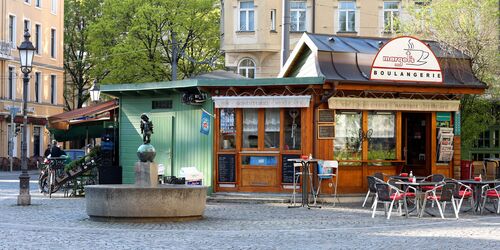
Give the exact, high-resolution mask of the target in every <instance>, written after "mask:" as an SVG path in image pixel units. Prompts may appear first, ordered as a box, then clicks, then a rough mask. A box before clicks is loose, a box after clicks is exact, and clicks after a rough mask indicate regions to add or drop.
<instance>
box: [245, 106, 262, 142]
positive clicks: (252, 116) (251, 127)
mask: <svg viewBox="0 0 500 250" xmlns="http://www.w3.org/2000/svg"><path fill="white" fill-rule="evenodd" d="M258 128H259V110H258V109H243V148H257V147H258V144H259V143H258V142H259V136H258V134H259V133H258Z"/></svg>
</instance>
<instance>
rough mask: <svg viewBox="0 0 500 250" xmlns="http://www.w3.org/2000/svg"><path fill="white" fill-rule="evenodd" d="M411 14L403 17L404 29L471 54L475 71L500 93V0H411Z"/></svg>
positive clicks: (444, 46) (402, 27)
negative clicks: (419, 1)
mask: <svg viewBox="0 0 500 250" xmlns="http://www.w3.org/2000/svg"><path fill="white" fill-rule="evenodd" d="M406 11H407V12H408V13H409V15H410V17H409V18H406V19H401V32H402V33H403V34H406V35H414V36H417V37H419V38H421V39H430V40H434V41H438V42H440V43H441V45H442V46H443V49H450V50H453V49H458V50H460V51H461V52H463V53H464V54H465V55H467V56H469V57H470V59H471V61H472V69H473V72H474V75H475V76H476V77H477V78H478V79H480V80H481V81H483V82H485V83H487V84H488V86H489V87H490V93H491V94H496V92H497V91H496V90H497V89H498V86H497V83H498V80H499V70H500V67H499V66H500V65H499V63H500V57H499V51H498V42H499V40H498V20H499V17H500V14H499V8H498V0H437V1H429V2H428V4H427V5H424V6H421V5H419V6H416V5H412V4H409V5H408V6H406Z"/></svg>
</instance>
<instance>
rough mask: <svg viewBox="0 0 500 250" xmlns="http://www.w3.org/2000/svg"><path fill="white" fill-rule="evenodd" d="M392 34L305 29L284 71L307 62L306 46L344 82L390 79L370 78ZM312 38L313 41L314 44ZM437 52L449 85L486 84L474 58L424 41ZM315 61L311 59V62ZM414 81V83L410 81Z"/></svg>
mask: <svg viewBox="0 0 500 250" xmlns="http://www.w3.org/2000/svg"><path fill="white" fill-rule="evenodd" d="M389 40H390V39H389V38H378V37H344V36H335V35H333V36H332V35H321V34H308V33H305V34H304V35H303V37H302V38H301V40H300V42H299V43H298V44H297V45H296V46H297V47H296V48H295V49H294V51H293V53H292V56H291V58H289V60H288V61H287V63H286V64H285V68H284V69H283V70H282V72H281V73H280V75H283V76H290V75H291V74H292V73H291V72H296V71H297V70H300V69H301V68H302V67H306V68H307V65H299V63H298V62H297V61H298V60H299V59H298V58H300V56H301V55H300V54H301V53H303V52H301V51H306V50H303V49H302V48H303V47H304V46H308V47H309V48H310V49H311V50H313V51H317V54H316V60H317V62H314V63H317V67H318V68H319V72H318V75H321V76H324V77H325V79H326V80H332V81H341V82H346V81H350V82H369V83H371V82H377V83H382V82H390V81H381V80H376V81H375V80H370V79H369V77H370V71H371V66H372V62H373V60H374V58H375V55H376V54H377V53H378V51H379V48H381V47H382V46H383V45H384V44H386V43H387V42H388V41H389ZM311 42H312V44H311ZM423 42H424V43H426V44H427V45H428V46H429V48H430V49H431V50H432V51H433V52H434V53H435V55H436V57H437V59H438V61H439V64H440V66H441V69H442V72H443V77H444V78H443V79H444V80H443V83H444V84H445V85H448V86H458V87H471V88H486V84H485V83H483V82H481V81H479V80H478V79H477V78H476V77H475V76H474V75H473V73H472V67H471V63H470V60H469V58H468V57H467V56H465V55H464V54H463V53H461V52H460V51H458V50H456V49H453V48H446V49H445V48H444V46H441V45H440V44H439V43H438V42H435V41H423ZM309 63H311V62H309ZM410 84H411V83H410Z"/></svg>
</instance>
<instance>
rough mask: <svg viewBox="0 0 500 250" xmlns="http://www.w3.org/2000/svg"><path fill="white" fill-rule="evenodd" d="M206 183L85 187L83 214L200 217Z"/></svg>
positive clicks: (130, 218) (125, 217)
mask: <svg viewBox="0 0 500 250" xmlns="http://www.w3.org/2000/svg"><path fill="white" fill-rule="evenodd" d="M206 195H207V187H206V186H194V185H193V186H190V185H171V184H163V185H158V186H157V187H140V186H136V185H132V184H121V185H89V186H86V187H85V202H86V209H87V215H89V216H90V218H91V219H93V220H111V221H113V220H126V221H163V220H167V221H169V220H174V221H177V220H192V219H201V218H202V216H203V213H204V211H205V206H206Z"/></svg>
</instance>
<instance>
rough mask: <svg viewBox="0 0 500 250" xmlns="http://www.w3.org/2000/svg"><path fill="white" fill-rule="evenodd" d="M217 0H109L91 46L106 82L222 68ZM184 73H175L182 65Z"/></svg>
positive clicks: (161, 78) (95, 26) (94, 27)
mask: <svg viewBox="0 0 500 250" xmlns="http://www.w3.org/2000/svg"><path fill="white" fill-rule="evenodd" d="M216 4H217V1H216V0H190V1H185V0H150V1H143V0H123V1H115V0H104V3H103V12H102V16H101V17H100V18H99V20H98V21H97V22H96V23H94V24H93V25H92V26H91V29H90V30H91V31H90V40H91V43H90V48H91V49H90V50H91V51H92V55H93V56H95V58H96V65H97V68H96V71H100V72H103V71H105V70H108V71H109V72H110V73H109V75H107V76H106V77H105V78H104V80H103V82H106V83H130V82H149V81H164V80H172V79H174V80H175V79H177V78H180V79H183V78H186V77H190V76H193V75H195V74H198V73H200V72H206V71H210V70H212V69H214V68H217V67H221V65H222V61H221V60H222V57H221V54H220V51H219V23H218V21H219V10H218V8H217V5H216ZM176 65H177V69H178V72H175V69H176V67H175V66H176Z"/></svg>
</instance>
